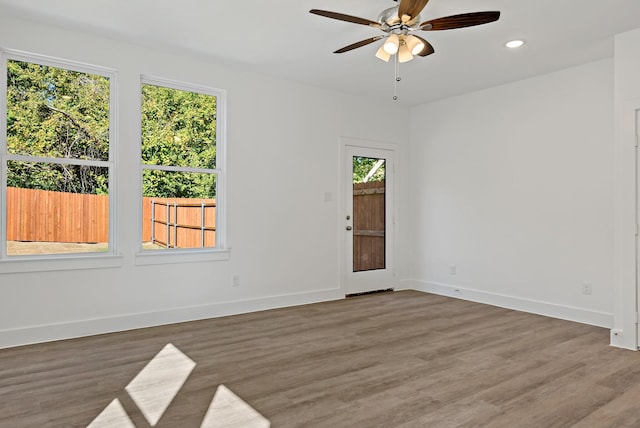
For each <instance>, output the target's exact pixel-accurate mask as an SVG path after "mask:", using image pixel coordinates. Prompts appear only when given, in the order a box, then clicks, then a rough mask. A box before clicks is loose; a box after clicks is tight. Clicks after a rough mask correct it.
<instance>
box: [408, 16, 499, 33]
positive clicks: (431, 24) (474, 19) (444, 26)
mask: <svg viewBox="0 0 640 428" xmlns="http://www.w3.org/2000/svg"><path fill="white" fill-rule="evenodd" d="M498 18H500V12H472V13H462V14H460V15H451V16H445V17H444V18H438V19H433V20H431V21H426V22H423V23H422V24H420V29H421V30H424V31H438V30H453V29H455V28H464V27H473V26H474V25H482V24H488V23H489V22H493V21H497V20H498Z"/></svg>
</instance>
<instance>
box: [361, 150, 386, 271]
mask: <svg viewBox="0 0 640 428" xmlns="http://www.w3.org/2000/svg"><path fill="white" fill-rule="evenodd" d="M385 178H386V169H385V160H384V159H375V158H367V157H357V156H354V157H353V272H361V271H368V270H378V269H385V268H386V261H385V247H386V245H385V243H386V237H385V212H386V210H385V204H386V198H385V191H386V181H385Z"/></svg>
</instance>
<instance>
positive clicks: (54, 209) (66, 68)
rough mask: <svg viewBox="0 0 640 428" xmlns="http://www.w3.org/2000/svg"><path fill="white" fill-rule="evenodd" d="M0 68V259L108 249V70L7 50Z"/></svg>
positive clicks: (110, 233)
mask: <svg viewBox="0 0 640 428" xmlns="http://www.w3.org/2000/svg"><path fill="white" fill-rule="evenodd" d="M2 65H3V68H4V70H3V79H2V84H1V93H2V109H1V110H2V113H3V114H4V117H6V122H4V123H3V124H2V125H3V126H2V132H1V134H2V141H1V145H0V157H1V164H0V166H1V169H2V174H1V176H2V189H1V192H2V206H3V209H2V210H1V211H2V212H1V213H0V218H1V219H2V253H1V256H2V257H1V258H16V257H20V256H42V255H52V254H56V255H64V254H71V253H76V254H77V253H87V254H88V253H92V254H94V253H105V252H108V253H113V249H112V248H111V247H112V245H110V243H111V242H113V240H112V236H113V230H112V227H111V225H112V224H113V223H112V221H111V218H112V214H111V212H110V211H111V210H110V206H111V205H112V204H110V202H111V197H110V192H109V189H110V187H111V186H110V183H111V177H112V176H113V171H112V169H113V165H112V162H111V159H112V154H111V153H112V151H113V149H112V144H111V140H112V138H111V136H112V134H113V120H112V117H113V115H114V111H113V108H112V106H113V101H112V100H113V93H114V90H113V88H114V85H115V73H114V72H112V71H110V70H106V69H102V68H99V67H93V66H86V65H82V64H78V63H73V62H68V61H63V60H55V59H51V58H46V57H41V56H37V55H31V54H23V53H17V52H10V51H6V52H5V51H3V52H2ZM88 200H94V201H95V200H100V202H99V203H97V204H93V202H92V203H89V204H88V205H87V201H88ZM83 201H84V202H83ZM83 206H84V209H83ZM96 229H101V230H102V232H101V233H99V234H96V232H95V230H96Z"/></svg>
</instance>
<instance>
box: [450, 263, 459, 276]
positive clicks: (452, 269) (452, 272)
mask: <svg viewBox="0 0 640 428" xmlns="http://www.w3.org/2000/svg"><path fill="white" fill-rule="evenodd" d="M457 273H458V267H457V266H456V265H449V275H455V274H457Z"/></svg>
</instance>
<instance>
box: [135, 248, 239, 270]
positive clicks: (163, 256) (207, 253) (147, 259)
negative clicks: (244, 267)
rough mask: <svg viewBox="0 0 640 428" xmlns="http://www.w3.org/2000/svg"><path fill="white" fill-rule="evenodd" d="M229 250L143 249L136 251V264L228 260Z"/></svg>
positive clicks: (229, 256)
mask: <svg viewBox="0 0 640 428" xmlns="http://www.w3.org/2000/svg"><path fill="white" fill-rule="evenodd" d="M230 258H231V251H230V250H229V249H226V250H216V249H215V248H210V249H206V248H205V249H200V248H197V249H191V248H185V249H178V250H176V249H168V250H145V251H144V252H140V253H136V255H135V265H136V266H150V265H165V264H171V263H199V262H215V261H222V260H229V259H230Z"/></svg>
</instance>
